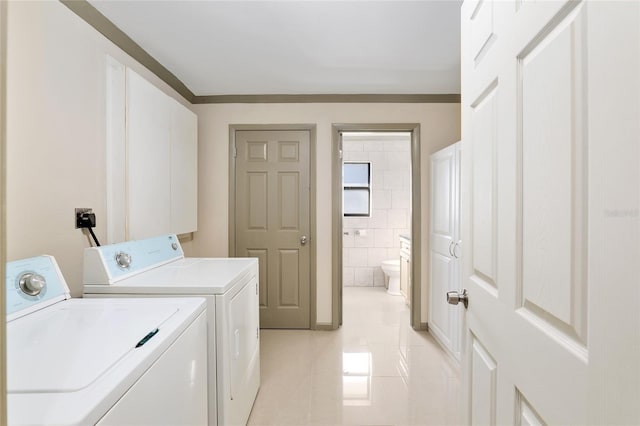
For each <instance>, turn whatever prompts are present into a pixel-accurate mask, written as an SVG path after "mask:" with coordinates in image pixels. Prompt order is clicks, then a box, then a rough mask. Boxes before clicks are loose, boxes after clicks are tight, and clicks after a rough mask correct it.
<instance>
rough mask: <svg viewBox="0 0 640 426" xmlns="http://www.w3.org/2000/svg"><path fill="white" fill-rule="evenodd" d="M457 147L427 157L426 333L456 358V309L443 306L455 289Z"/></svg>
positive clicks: (457, 339) (457, 338)
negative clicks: (429, 217)
mask: <svg viewBox="0 0 640 426" xmlns="http://www.w3.org/2000/svg"><path fill="white" fill-rule="evenodd" d="M459 150H460V144H459V143H457V144H454V145H451V146H449V147H447V148H445V149H443V150H441V151H438V152H437V153H435V154H433V155H432V156H431V231H430V232H431V235H430V237H431V238H430V242H431V243H430V251H431V253H430V268H429V271H430V273H429V276H430V285H429V289H430V297H429V330H430V331H431V333H432V334H433V335H434V336H435V337H436V339H437V340H438V341H439V342H440V343H441V344H442V345H443V346H444V347H445V348H446V349H448V350H449V351H451V352H452V353H453V355H454V356H456V357H459V351H460V348H459V334H460V333H459V330H458V327H459V316H460V310H459V309H457V308H456V307H454V306H451V305H449V304H447V302H446V299H445V294H446V293H447V292H448V291H451V290H458V280H459V268H460V263H459V261H458V259H459V257H460V254H461V249H460V241H459V237H458V235H459V232H460V224H459V220H460V217H459V216H460V215H459V212H458V209H459V202H458V196H459V195H458V194H459V191H458V188H457V186H458V182H459V175H460V172H459Z"/></svg>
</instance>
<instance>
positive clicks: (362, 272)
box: [342, 135, 411, 287]
mask: <svg viewBox="0 0 640 426" xmlns="http://www.w3.org/2000/svg"><path fill="white" fill-rule="evenodd" d="M410 147H411V143H410V139H409V136H408V135H407V136H406V137H405V136H400V137H398V138H396V139H391V140H375V139H374V140H357V139H356V140H351V139H348V138H347V137H345V138H344V140H343V146H342V148H343V157H344V160H345V161H369V162H371V196H372V206H371V217H364V218H363V217H345V218H344V220H343V278H342V283H343V286H345V287H351V286H376V287H378V286H384V274H383V273H382V269H381V268H380V264H381V263H382V261H383V260H387V259H397V258H399V256H400V254H399V252H400V238H399V235H400V234H409V233H410V226H411V212H410V206H411V201H410V200H411V198H410V197H411V168H410V165H411V153H410ZM345 233H346V234H345Z"/></svg>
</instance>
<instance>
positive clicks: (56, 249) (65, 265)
mask: <svg viewBox="0 0 640 426" xmlns="http://www.w3.org/2000/svg"><path fill="white" fill-rule="evenodd" d="M7 43H8V46H7V49H8V52H7V68H8V69H7V182H6V184H7V260H15V259H20V258H24V257H30V256H36V255H39V254H43V253H46V254H51V255H54V256H55V257H56V258H57V259H58V262H59V263H60V266H61V268H62V272H63V273H64V275H65V277H66V279H67V281H68V283H69V286H70V287H71V290H72V294H73V295H74V296H79V295H80V294H81V293H82V286H81V284H82V283H81V277H82V275H81V274H82V251H83V249H84V248H85V247H89V245H90V244H89V241H88V239H87V237H85V236H84V235H83V233H82V232H81V231H80V230H77V229H75V227H74V208H75V207H92V208H93V209H94V211H95V212H96V214H97V221H98V226H97V228H96V230H95V231H96V234H97V235H98V238H99V239H101V240H104V238H105V235H106V232H105V231H106V230H105V225H106V217H105V212H106V210H105V209H106V165H105V149H106V146H105V55H106V54H109V55H111V56H113V57H114V58H116V59H117V60H118V61H121V62H122V63H123V64H125V65H128V66H130V67H132V68H133V69H135V70H136V71H137V72H139V73H140V74H141V75H143V76H145V77H146V78H147V79H149V80H150V81H152V82H153V83H154V84H156V85H157V86H158V87H160V88H161V89H162V90H164V91H165V92H167V93H168V94H169V95H171V96H173V97H175V98H177V99H179V100H180V101H181V102H183V103H184V100H183V99H181V98H180V97H179V96H178V95H177V94H176V93H175V92H174V91H173V90H172V89H170V88H168V86H167V85H166V84H164V83H163V82H162V81H160V80H159V79H158V78H157V77H155V76H154V75H152V74H151V73H150V72H149V71H147V70H146V69H145V68H143V67H142V66H141V65H140V64H138V63H137V62H136V61H134V60H133V59H131V58H130V57H129V56H128V55H126V54H124V53H123V52H122V51H121V50H120V49H119V48H117V47H116V46H114V45H113V44H112V43H111V42H109V41H108V40H106V39H105V38H104V37H103V36H102V35H100V34H99V33H98V32H97V31H95V30H94V29H93V28H91V27H90V26H89V25H88V24H86V23H85V22H84V21H83V20H81V19H80V18H78V17H77V16H76V15H75V14H74V13H73V12H71V11H70V10H69V9H67V7H65V6H64V5H63V4H61V3H60V2H58V1H45V2H9V4H8V39H7Z"/></svg>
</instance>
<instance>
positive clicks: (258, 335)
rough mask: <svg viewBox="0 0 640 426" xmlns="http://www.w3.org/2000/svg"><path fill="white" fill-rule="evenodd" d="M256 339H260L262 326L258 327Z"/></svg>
mask: <svg viewBox="0 0 640 426" xmlns="http://www.w3.org/2000/svg"><path fill="white" fill-rule="evenodd" d="M256 339H260V327H258V328H256Z"/></svg>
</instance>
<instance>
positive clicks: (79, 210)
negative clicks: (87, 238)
mask: <svg viewBox="0 0 640 426" xmlns="http://www.w3.org/2000/svg"><path fill="white" fill-rule="evenodd" d="M84 213H93V209H91V208H87V207H76V212H75V215H74V216H73V218H74V220H75V224H76V229H79V228H81V227H80V226H78V224H79V223H82V221H80V222H78V220H79V219H80V216H82V215H83V214H84Z"/></svg>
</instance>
